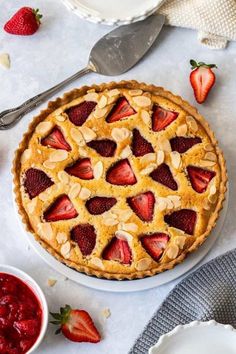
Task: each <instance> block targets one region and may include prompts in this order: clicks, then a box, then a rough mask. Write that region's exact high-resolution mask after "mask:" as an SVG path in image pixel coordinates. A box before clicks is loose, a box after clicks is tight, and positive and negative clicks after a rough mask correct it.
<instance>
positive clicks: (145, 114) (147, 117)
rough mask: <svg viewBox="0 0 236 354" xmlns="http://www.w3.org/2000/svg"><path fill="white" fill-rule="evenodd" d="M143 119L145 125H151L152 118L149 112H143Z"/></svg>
mask: <svg viewBox="0 0 236 354" xmlns="http://www.w3.org/2000/svg"><path fill="white" fill-rule="evenodd" d="M141 118H142V120H143V123H144V124H147V125H148V124H149V123H150V119H151V117H150V114H149V113H148V112H147V111H144V110H143V111H142V112H141Z"/></svg>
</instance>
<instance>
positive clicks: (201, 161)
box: [200, 160, 216, 167]
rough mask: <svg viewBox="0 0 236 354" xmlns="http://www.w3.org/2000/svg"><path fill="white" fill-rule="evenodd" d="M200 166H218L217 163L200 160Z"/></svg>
mask: <svg viewBox="0 0 236 354" xmlns="http://www.w3.org/2000/svg"><path fill="white" fill-rule="evenodd" d="M200 164H201V166H202V167H212V166H214V165H215V164H216V162H215V161H210V160H200Z"/></svg>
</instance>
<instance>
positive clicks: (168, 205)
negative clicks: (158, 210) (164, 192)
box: [165, 198, 174, 210]
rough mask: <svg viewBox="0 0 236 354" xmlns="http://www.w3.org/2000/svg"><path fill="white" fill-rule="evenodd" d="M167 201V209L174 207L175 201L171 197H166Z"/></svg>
mask: <svg viewBox="0 0 236 354" xmlns="http://www.w3.org/2000/svg"><path fill="white" fill-rule="evenodd" d="M165 202H166V209H168V210H171V209H173V208H174V203H173V202H172V200H171V199H170V198H165Z"/></svg>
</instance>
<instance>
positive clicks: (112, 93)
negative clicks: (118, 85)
mask: <svg viewBox="0 0 236 354" xmlns="http://www.w3.org/2000/svg"><path fill="white" fill-rule="evenodd" d="M107 94H108V96H110V97H113V96H118V95H119V94H120V91H119V90H118V89H113V90H111V91H108V93H107Z"/></svg>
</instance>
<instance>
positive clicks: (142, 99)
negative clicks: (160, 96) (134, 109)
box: [133, 96, 152, 107]
mask: <svg viewBox="0 0 236 354" xmlns="http://www.w3.org/2000/svg"><path fill="white" fill-rule="evenodd" d="M133 101H134V103H135V104H136V105H137V106H139V107H148V106H150V105H151V103H152V101H151V100H150V98H149V97H146V96H135V97H133Z"/></svg>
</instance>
